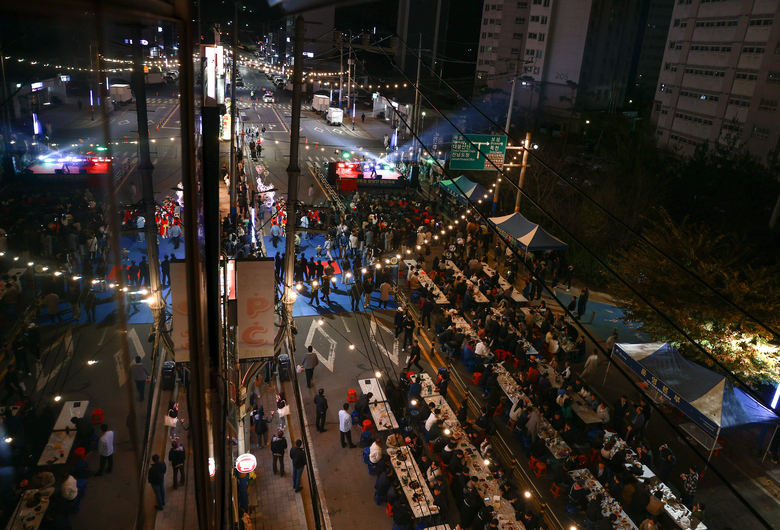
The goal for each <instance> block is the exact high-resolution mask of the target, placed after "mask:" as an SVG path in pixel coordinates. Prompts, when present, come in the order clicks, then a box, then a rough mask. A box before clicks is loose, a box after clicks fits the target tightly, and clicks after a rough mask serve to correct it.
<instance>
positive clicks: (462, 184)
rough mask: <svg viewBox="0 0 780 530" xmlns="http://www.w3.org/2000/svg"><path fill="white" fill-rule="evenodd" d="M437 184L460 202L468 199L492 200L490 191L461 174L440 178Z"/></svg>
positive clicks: (472, 200)
mask: <svg viewBox="0 0 780 530" xmlns="http://www.w3.org/2000/svg"><path fill="white" fill-rule="evenodd" d="M439 186H441V189H443V190H444V191H446V192H447V193H448V194H450V195H451V196H452V197H454V198H455V199H457V200H459V201H460V202H468V201H469V200H470V201H471V202H475V203H479V202H482V201H488V200H492V197H493V192H492V191H488V190H486V189H485V188H483V187H482V186H480V185H479V184H477V183H476V182H471V181H470V180H469V179H467V178H466V177H464V176H463V175H461V176H460V177H457V178H454V179H452V180H442V181H440V182H439ZM459 188H460V189H459ZM461 190H463V193H461ZM464 195H465V196H464Z"/></svg>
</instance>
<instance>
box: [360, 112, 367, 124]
mask: <svg viewBox="0 0 780 530" xmlns="http://www.w3.org/2000/svg"><path fill="white" fill-rule="evenodd" d="M360 123H366V113H365V112H364V113H363V114H361V115H360Z"/></svg>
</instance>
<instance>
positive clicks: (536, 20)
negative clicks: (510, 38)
mask: <svg viewBox="0 0 780 530" xmlns="http://www.w3.org/2000/svg"><path fill="white" fill-rule="evenodd" d="M531 22H539V15H531Z"/></svg>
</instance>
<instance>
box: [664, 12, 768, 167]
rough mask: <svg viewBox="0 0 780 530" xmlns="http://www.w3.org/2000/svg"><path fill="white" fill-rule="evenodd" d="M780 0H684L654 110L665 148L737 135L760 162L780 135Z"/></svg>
mask: <svg viewBox="0 0 780 530" xmlns="http://www.w3.org/2000/svg"><path fill="white" fill-rule="evenodd" d="M778 37H780V12H778V2H777V0H729V1H723V0H720V1H718V0H677V2H676V3H675V6H674V12H673V14H672V21H671V25H670V28H669V36H668V38H667V43H666V52H665V53H664V60H663V66H662V68H661V74H660V76H659V80H658V86H657V91H656V97H655V104H654V107H653V120H654V123H656V124H657V127H656V137H657V139H658V142H659V144H660V145H661V146H663V147H666V148H668V149H670V150H673V151H675V152H678V153H680V154H690V153H691V152H693V150H694V149H695V148H696V146H698V145H701V144H702V143H704V142H710V143H714V142H719V141H726V139H727V138H729V137H733V136H734V135H735V136H736V137H737V138H738V139H739V140H740V141H741V142H743V143H744V144H745V145H746V146H747V148H748V150H749V151H750V152H751V153H752V154H754V155H756V156H759V157H764V156H766V155H767V154H768V153H769V151H770V150H772V149H775V148H777V146H778V138H779V137H780V120H778V102H779V101H780V44H778Z"/></svg>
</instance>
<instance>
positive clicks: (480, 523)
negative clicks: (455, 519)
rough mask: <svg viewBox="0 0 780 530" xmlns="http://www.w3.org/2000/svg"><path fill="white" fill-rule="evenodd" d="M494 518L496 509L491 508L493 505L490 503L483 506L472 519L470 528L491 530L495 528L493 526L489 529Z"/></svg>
mask: <svg viewBox="0 0 780 530" xmlns="http://www.w3.org/2000/svg"><path fill="white" fill-rule="evenodd" d="M495 516H496V508H495V507H494V506H493V503H492V502H491V503H490V504H484V505H483V506H481V507H480V509H479V511H478V512H477V516H476V517H475V518H474V522H473V523H472V527H473V528H477V529H479V530H493V529H495V528H497V527H495V526H494V527H493V528H491V527H490V523H491V522H492V521H493V518H494V517H495Z"/></svg>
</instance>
